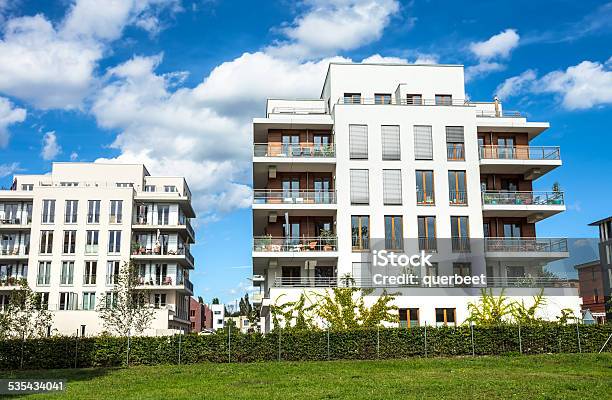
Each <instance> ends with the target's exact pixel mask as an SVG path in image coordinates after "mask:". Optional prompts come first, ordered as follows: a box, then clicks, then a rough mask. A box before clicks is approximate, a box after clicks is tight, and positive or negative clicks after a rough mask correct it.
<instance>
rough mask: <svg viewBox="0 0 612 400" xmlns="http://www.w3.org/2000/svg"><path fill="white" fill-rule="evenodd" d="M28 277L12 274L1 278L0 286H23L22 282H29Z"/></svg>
mask: <svg viewBox="0 0 612 400" xmlns="http://www.w3.org/2000/svg"><path fill="white" fill-rule="evenodd" d="M27 279H28V277H27V276H25V275H12V276H8V277H3V278H0V286H21V284H22V283H26V284H27Z"/></svg>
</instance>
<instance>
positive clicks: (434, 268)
mask: <svg viewBox="0 0 612 400" xmlns="http://www.w3.org/2000/svg"><path fill="white" fill-rule="evenodd" d="M425 275H427V276H432V277H433V276H438V263H437V262H432V263H431V265H426V266H425Z"/></svg>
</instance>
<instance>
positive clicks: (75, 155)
mask: <svg viewBox="0 0 612 400" xmlns="http://www.w3.org/2000/svg"><path fill="white" fill-rule="evenodd" d="M78 159H79V153H77V152H76V151H73V152H72V153H70V161H76V160H78Z"/></svg>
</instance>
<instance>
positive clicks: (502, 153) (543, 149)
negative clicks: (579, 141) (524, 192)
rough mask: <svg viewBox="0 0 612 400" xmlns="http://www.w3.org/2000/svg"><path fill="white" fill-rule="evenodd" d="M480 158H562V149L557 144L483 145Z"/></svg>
mask: <svg viewBox="0 0 612 400" xmlns="http://www.w3.org/2000/svg"><path fill="white" fill-rule="evenodd" d="M479 150H480V151H479V154H480V159H483V160H484V159H487V160H489V159H491V160H560V159H561V150H560V149H559V147H555V146H518V145H517V146H494V145H482V146H480V149H479Z"/></svg>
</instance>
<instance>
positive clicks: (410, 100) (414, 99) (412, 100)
mask: <svg viewBox="0 0 612 400" xmlns="http://www.w3.org/2000/svg"><path fill="white" fill-rule="evenodd" d="M406 104H408V105H413V106H420V105H421V104H423V96H422V95H420V94H407V95H406Z"/></svg>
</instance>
